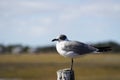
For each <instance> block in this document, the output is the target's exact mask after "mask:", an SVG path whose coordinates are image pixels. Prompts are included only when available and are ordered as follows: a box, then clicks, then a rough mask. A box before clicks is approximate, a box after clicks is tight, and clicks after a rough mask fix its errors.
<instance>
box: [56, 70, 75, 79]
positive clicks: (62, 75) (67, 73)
mask: <svg viewBox="0 0 120 80" xmlns="http://www.w3.org/2000/svg"><path fill="white" fill-rule="evenodd" d="M57 80H75V77H74V71H73V70H71V69H62V70H58V71H57Z"/></svg>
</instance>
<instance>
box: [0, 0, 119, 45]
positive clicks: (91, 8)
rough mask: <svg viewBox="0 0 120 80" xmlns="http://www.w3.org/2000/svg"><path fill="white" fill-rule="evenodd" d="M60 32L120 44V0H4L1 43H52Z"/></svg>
mask: <svg viewBox="0 0 120 80" xmlns="http://www.w3.org/2000/svg"><path fill="white" fill-rule="evenodd" d="M59 34H66V35H67V36H68V38H69V39H70V40H78V41H81V42H90V43H94V42H103V41H111V40H112V41H117V42H119V43H120V0H0V43H2V44H6V45H7V44H23V45H30V46H44V45H52V44H53V43H51V40H52V39H53V38H55V37H56V36H58V35H59Z"/></svg>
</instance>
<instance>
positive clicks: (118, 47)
mask: <svg viewBox="0 0 120 80" xmlns="http://www.w3.org/2000/svg"><path fill="white" fill-rule="evenodd" d="M91 45H93V46H96V47H103V46H110V47H111V48H112V51H111V52H114V53H119V52H120V44H118V43H117V42H114V41H109V42H101V43H95V44H91ZM48 52H56V49H55V46H53V45H52V46H43V47H36V48H33V47H30V46H23V45H20V44H18V45H7V46H6V45H3V44H0V54H10V53H15V54H18V53H21V54H24V53H48Z"/></svg>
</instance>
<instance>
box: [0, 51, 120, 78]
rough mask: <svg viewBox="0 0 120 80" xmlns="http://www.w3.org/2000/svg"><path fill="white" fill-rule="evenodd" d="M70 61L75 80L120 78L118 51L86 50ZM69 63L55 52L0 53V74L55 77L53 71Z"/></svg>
mask: <svg viewBox="0 0 120 80" xmlns="http://www.w3.org/2000/svg"><path fill="white" fill-rule="evenodd" d="M74 62H75V63H74V71H75V78H76V80H120V54H110V53H108V54H89V55H85V56H81V57H79V58H76V59H74ZM69 66H70V59H69V58H64V57H62V56H60V55H59V54H44V53H43V54H36V55H35V54H22V55H0V78H1V79H5V80H13V79H14V80H16V79H18V80H56V79H57V76H56V71H57V70H59V69H64V68H69Z"/></svg>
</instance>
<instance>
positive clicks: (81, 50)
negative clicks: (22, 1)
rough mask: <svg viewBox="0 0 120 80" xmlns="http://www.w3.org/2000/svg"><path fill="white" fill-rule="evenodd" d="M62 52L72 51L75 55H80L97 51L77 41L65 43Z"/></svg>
mask: <svg viewBox="0 0 120 80" xmlns="http://www.w3.org/2000/svg"><path fill="white" fill-rule="evenodd" d="M63 50H65V51H73V52H74V53H76V54H79V55H82V54H87V53H91V52H94V51H96V50H97V49H96V48H94V47H92V46H90V45H87V44H84V43H81V42H78V41H68V42H66V44H65V46H64V48H63Z"/></svg>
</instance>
